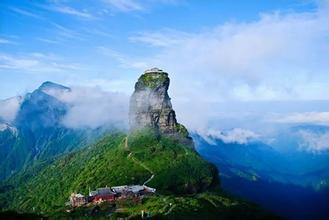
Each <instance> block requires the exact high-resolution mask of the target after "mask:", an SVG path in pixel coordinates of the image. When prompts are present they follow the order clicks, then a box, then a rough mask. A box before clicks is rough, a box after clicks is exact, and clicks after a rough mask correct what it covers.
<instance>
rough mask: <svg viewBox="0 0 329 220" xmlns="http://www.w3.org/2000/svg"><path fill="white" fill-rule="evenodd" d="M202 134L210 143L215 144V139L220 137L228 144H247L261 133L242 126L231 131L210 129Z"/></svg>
mask: <svg viewBox="0 0 329 220" xmlns="http://www.w3.org/2000/svg"><path fill="white" fill-rule="evenodd" d="M201 134H202V136H203V137H204V139H205V140H206V141H207V142H208V143H209V144H215V142H214V139H220V140H222V141H223V142H224V143H226V144H228V143H237V144H247V143H249V142H250V141H252V140H255V139H258V138H259V135H258V134H256V133H254V132H253V131H250V130H246V129H242V128H234V129H232V130H229V131H219V130H213V129H210V130H208V131H206V132H205V133H203V132H201Z"/></svg>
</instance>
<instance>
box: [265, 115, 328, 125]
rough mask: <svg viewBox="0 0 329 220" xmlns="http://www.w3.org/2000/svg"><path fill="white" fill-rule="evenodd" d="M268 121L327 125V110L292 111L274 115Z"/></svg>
mask: <svg viewBox="0 0 329 220" xmlns="http://www.w3.org/2000/svg"><path fill="white" fill-rule="evenodd" d="M270 121H272V122H276V123H291V124H318V125H329V112H303V113H293V114H289V115H287V116H282V115H281V116H276V117H275V118H273V119H272V120H270Z"/></svg>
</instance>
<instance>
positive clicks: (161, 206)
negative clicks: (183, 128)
mask: <svg viewBox="0 0 329 220" xmlns="http://www.w3.org/2000/svg"><path fill="white" fill-rule="evenodd" d="M45 165H46V166H45ZM152 174H154V178H152V179H151V181H150V182H149V183H148V184H147V185H149V186H151V187H155V188H156V189H157V191H158V193H159V194H158V196H156V197H153V198H149V199H147V200H145V201H144V202H143V204H139V205H137V206H132V207H126V208H125V209H124V210H123V211H124V213H125V214H126V215H128V216H136V215H138V214H139V213H140V211H141V210H142V209H143V210H144V209H147V210H149V211H151V213H152V215H157V216H158V217H168V216H170V215H174V216H179V217H180V218H182V217H186V218H188V217H191V216H192V217H193V216H194V217H195V216H199V215H201V214H202V215H205V214H206V215H207V216H208V217H209V218H212V217H214V216H215V215H220V216H227V215H231V214H237V213H239V215H240V217H241V214H243V213H245V214H248V213H249V214H251V215H253V216H262V215H263V214H264V213H263V212H260V211H259V210H257V208H255V207H254V206H250V205H248V204H247V203H243V202H237V201H236V200H234V199H230V198H229V197H226V196H223V195H220V194H218V193H213V194H211V195H210V194H207V193H202V194H200V193H199V194H195V193H197V192H200V191H204V190H206V189H210V188H212V186H218V182H217V181H218V179H217V171H216V170H215V169H214V168H213V166H211V165H210V164H209V163H207V162H205V161H204V160H203V159H202V158H201V157H200V156H199V155H198V154H197V153H196V152H194V151H193V150H191V149H189V148H185V147H184V146H181V145H180V144H179V143H178V142H177V141H174V140H171V139H169V138H163V137H162V138H160V139H159V138H158V137H157V136H156V135H155V134H154V133H152V132H142V133H135V134H133V135H130V136H129V137H128V139H126V136H125V135H124V134H112V135H109V136H107V137H105V138H103V139H102V140H101V141H99V142H98V143H96V144H94V145H91V146H90V147H88V148H86V149H83V150H80V151H78V152H75V153H71V154H69V155H67V156H64V157H61V158H59V159H57V160H54V161H53V162H50V164H42V163H40V164H37V165H35V166H33V167H30V168H29V169H28V170H25V171H24V172H21V173H20V174H19V175H16V176H14V177H13V178H11V179H10V180H9V181H8V182H7V186H6V187H2V189H5V188H6V189H8V190H7V191H5V192H2V193H0V201H1V203H0V205H1V207H3V208H10V209H15V210H18V211H21V212H31V211H32V212H36V213H41V214H46V215H53V214H56V213H63V210H64V209H65V207H64V204H65V202H66V201H68V196H69V195H70V193H71V192H73V191H76V192H81V193H84V194H87V192H88V188H89V187H90V188H91V189H95V188H97V187H104V186H106V185H108V186H113V185H123V184H142V183H144V182H145V181H146V180H147V179H149V178H150V176H151V175H152ZM24 183H25V184H24ZM11 187H13V188H11ZM186 193H194V196H186ZM183 194H185V196H183ZM168 201H170V202H169V203H172V204H175V206H174V208H172V207H168V204H169V203H168ZM170 208H171V209H170ZM235 209H237V210H240V211H239V212H236V211H234V210H235ZM82 211H83V210H82ZM84 211H85V210H84ZM260 213H261V214H260ZM80 214H81V213H80ZM245 214H243V215H245Z"/></svg>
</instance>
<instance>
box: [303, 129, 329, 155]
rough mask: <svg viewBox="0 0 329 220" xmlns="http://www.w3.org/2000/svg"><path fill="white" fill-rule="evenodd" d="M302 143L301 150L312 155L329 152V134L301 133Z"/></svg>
mask: <svg viewBox="0 0 329 220" xmlns="http://www.w3.org/2000/svg"><path fill="white" fill-rule="evenodd" d="M299 135H300V136H301V143H299V148H300V149H301V150H305V151H308V152H312V153H320V152H322V151H327V150H329V132H325V133H320V134H318V133H314V132H310V131H299Z"/></svg>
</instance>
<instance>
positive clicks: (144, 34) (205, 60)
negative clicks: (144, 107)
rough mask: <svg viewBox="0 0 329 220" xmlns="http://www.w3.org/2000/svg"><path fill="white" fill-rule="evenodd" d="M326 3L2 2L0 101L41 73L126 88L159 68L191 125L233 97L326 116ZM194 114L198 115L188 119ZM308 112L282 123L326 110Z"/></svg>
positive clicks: (29, 86) (30, 85)
mask: <svg viewBox="0 0 329 220" xmlns="http://www.w3.org/2000/svg"><path fill="white" fill-rule="evenodd" d="M328 5H329V4H328V2H327V1H310V0H304V1H302V0H300V1H286V0H273V1H260V0H258V1H256V0H254V1H243V0H240V1H234V4H233V3H232V1H229V0H216V1H215V0H208V1H196V0H195V1H192V0H191V1H188V0H181V1H179V0H143V1H141V0H95V1H73V0H49V1H32V0H31V1H21V0H3V1H1V2H0V11H1V12H0V13H1V14H0V22H1V23H0V47H1V50H0V81H1V87H0V99H5V98H8V97H11V96H15V95H17V94H24V93H26V92H28V91H32V90H34V89H35V88H37V87H38V86H39V85H40V84H41V83H42V82H44V81H47V80H50V81H54V82H58V83H61V84H64V85H68V86H82V87H89V88H95V87H96V88H98V89H99V90H104V91H110V92H121V93H125V94H127V95H129V94H131V92H132V90H133V85H134V83H135V81H136V79H137V78H138V76H139V75H140V74H141V73H142V72H143V70H145V69H147V68H151V67H154V66H157V67H160V68H162V69H164V70H166V71H167V72H168V73H169V75H170V77H171V79H172V83H171V87H170V94H171V96H173V97H174V98H173V103H174V106H175V108H176V110H177V111H178V113H180V114H178V115H184V116H186V118H183V121H186V123H189V122H190V125H191V127H193V122H192V121H193V120H195V121H198V122H199V121H207V120H208V121H209V118H210V117H213V116H216V117H217V116H218V115H223V114H225V115H230V113H232V109H235V111H237V112H238V113H237V114H239V115H241V111H242V110H241V104H236V103H241V102H242V103H244V102H248V103H254V104H253V106H254V107H252V108H251V109H250V111H251V112H255V111H258V109H263V106H268V108H267V110H263V111H266V112H269V110H270V109H271V106H276V105H268V104H266V103H268V102H272V103H273V102H280V103H281V102H285V103H288V105H285V106H290V107H291V106H292V104H289V103H292V102H296V101H297V102H298V101H300V102H303V104H300V105H295V106H303V108H301V109H300V111H304V112H305V111H307V112H320V113H323V112H325V111H327V109H326V107H328V105H327V104H323V103H324V102H325V103H327V100H328V94H329V93H328V88H329V77H327V76H328V69H329V68H328V63H329V16H328V14H329V7H328ZM195 103H199V104H198V105H197V106H195ZM223 103H224V104H223ZM226 103H235V104H232V105H231V106H230V107H227V104H226ZM264 103H265V104H264ZM305 103H306V104H305ZM307 103H313V104H307ZM314 103H321V104H316V106H314ZM190 106H194V108H193V111H191V108H190ZM214 106H215V107H214ZM242 106H245V105H242ZM281 106H283V105H281ZM312 106H314V109H312ZM319 106H320V107H321V108H320V107H319ZM290 107H289V108H290ZM287 108H288V107H287ZM221 109H225V110H223V111H221ZM242 109H243V107H242ZM292 109H293V110H291V112H293V113H296V112H297V113H298V109H296V108H295V109H294V108H292ZM199 112H203V113H204V114H198V115H199V116H198V117H195V115H196V113H199ZM274 113H275V112H274ZM276 113H277V112H276ZM203 117H205V118H203ZM218 117H219V116H218ZM230 117H231V116H230ZM234 117H236V114H235V116H234ZM305 117H307V118H306V119H301V118H299V117H297V118H296V117H295V118H294V117H293V116H287V120H290V121H291V120H292V119H295V120H297V121H298V120H306V121H307V120H311V119H314V120H317V121H319V120H320V121H321V120H322V119H323V117H327V114H316V113H315V114H308V115H306V116H305ZM310 117H311V118H310ZM325 121H328V120H327V118H325Z"/></svg>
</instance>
